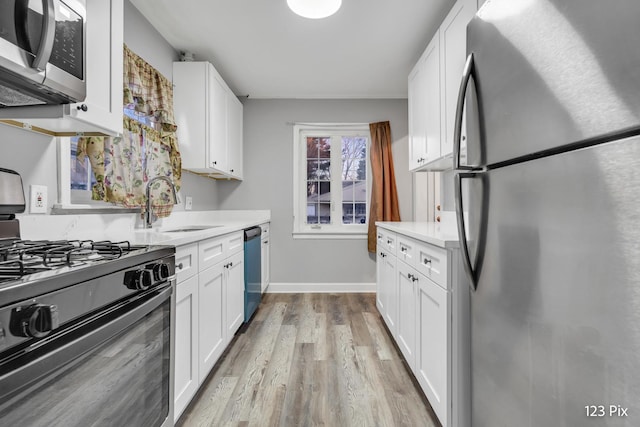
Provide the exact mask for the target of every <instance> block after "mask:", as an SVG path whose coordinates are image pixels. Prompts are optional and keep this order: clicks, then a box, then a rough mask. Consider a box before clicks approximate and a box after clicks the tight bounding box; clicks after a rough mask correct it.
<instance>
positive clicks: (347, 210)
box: [293, 124, 371, 238]
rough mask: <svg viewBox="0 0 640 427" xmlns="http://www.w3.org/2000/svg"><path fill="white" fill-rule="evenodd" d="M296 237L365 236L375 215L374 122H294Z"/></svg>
mask: <svg viewBox="0 0 640 427" xmlns="http://www.w3.org/2000/svg"><path fill="white" fill-rule="evenodd" d="M293 139H294V147H293V152H294V165H293V170H294V177H293V182H294V185H293V187H294V190H293V191H294V196H293V199H294V230H293V234H294V237H296V238H336V237H339V238H365V237H366V233H367V220H368V215H369V194H370V192H371V184H370V178H369V175H370V172H369V169H370V163H369V145H370V140H371V137H370V135H369V125H367V124H364V125H348V124H344V125H343V124H317V125H313V124H310V125H296V126H294V138H293Z"/></svg>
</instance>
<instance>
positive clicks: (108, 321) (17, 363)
mask: <svg viewBox="0 0 640 427" xmlns="http://www.w3.org/2000/svg"><path fill="white" fill-rule="evenodd" d="M172 292H173V289H172V287H171V286H168V287H165V288H162V289H158V288H154V289H153V290H150V291H149V292H147V293H145V294H146V295H145V297H144V298H140V299H138V300H134V302H131V300H129V301H126V302H123V303H122V304H120V305H118V306H116V307H113V308H112V309H110V310H108V311H106V312H102V313H98V314H96V315H95V316H93V317H92V318H89V319H87V320H85V321H84V322H82V323H80V324H78V325H75V326H74V327H71V328H69V329H67V330H64V331H62V332H61V333H60V334H55V335H51V336H49V337H47V338H45V339H43V340H42V341H41V342H40V343H42V345H40V346H39V347H38V348H37V349H34V350H33V351H27V352H24V354H22V355H21V356H19V357H18V358H17V359H15V360H11V361H9V362H6V363H3V364H2V365H0V402H6V401H8V400H9V399H11V398H12V397H14V396H16V395H19V394H20V393H22V392H23V391H24V390H26V389H28V388H29V387H31V386H32V385H33V384H34V383H35V382H37V381H38V380H41V379H43V378H44V377H46V376H47V375H48V374H50V373H52V372H54V371H56V370H58V369H60V368H62V367H63V366H65V365H68V364H70V366H73V361H74V360H77V359H78V358H80V357H81V356H82V355H84V354H86V353H88V352H90V351H91V350H93V349H94V348H96V347H98V346H99V345H100V344H102V343H104V342H106V341H107V340H109V339H110V338H112V337H114V336H116V335H117V334H118V333H120V332H122V331H124V330H125V329H126V328H127V327H129V326H131V325H133V324H135V323H137V322H138V321H139V320H141V319H142V318H144V317H145V316H146V315H147V314H149V313H151V312H152V311H154V310H155V309H157V308H158V307H160V305H162V304H163V303H164V302H165V301H166V300H167V299H169V298H171V293H172ZM132 303H134V304H136V305H135V307H131V306H130V305H131V304H132ZM96 323H98V326H97V327H96ZM87 329H89V331H87ZM23 358H28V360H27V361H26V363H24V362H23V361H22V360H21V359H23ZM3 365H5V366H3Z"/></svg>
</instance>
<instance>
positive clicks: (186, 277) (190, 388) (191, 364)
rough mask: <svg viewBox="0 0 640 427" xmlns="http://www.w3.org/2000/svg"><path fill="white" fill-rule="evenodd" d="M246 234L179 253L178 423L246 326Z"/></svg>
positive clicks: (183, 248) (209, 241)
mask: <svg viewBox="0 0 640 427" xmlns="http://www.w3.org/2000/svg"><path fill="white" fill-rule="evenodd" d="M242 236H243V235H242V231H238V232H235V233H230V234H227V235H224V236H220V237H214V238H211V239H206V240H203V241H201V242H198V243H193V244H189V245H185V246H180V247H178V248H177V249H176V275H177V278H178V283H177V285H176V337H175V342H176V346H175V374H174V420H177V419H178V418H179V417H180V415H182V412H184V409H185V408H186V407H187V405H188V404H189V402H191V399H192V398H193V396H195V394H196V393H197V391H198V388H199V387H200V385H201V384H202V382H203V381H204V380H205V378H207V376H208V375H209V372H211V369H212V368H213V366H214V365H215V364H216V362H217V361H218V359H219V358H220V355H221V354H222V353H223V352H224V350H225V348H226V347H227V345H228V344H229V343H230V342H231V340H232V339H233V336H234V334H235V333H236V332H237V331H238V329H239V328H240V326H241V325H242V322H243V321H244V251H243V246H242V244H241V243H242V239H243V237H242Z"/></svg>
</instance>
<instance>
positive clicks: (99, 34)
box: [70, 0, 124, 134]
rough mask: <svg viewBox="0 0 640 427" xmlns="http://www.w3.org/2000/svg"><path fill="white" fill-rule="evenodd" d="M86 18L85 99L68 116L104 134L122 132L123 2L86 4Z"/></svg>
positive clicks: (119, 0) (90, 2)
mask: <svg viewBox="0 0 640 427" xmlns="http://www.w3.org/2000/svg"><path fill="white" fill-rule="evenodd" d="M87 16H88V17H90V18H89V19H88V20H87V48H86V55H87V57H86V61H85V64H86V67H87V80H86V82H87V96H86V98H85V100H84V102H79V103H77V104H73V105H71V106H70V115H71V116H72V117H75V118H76V119H77V120H80V121H82V122H85V123H88V124H92V125H96V126H97V127H99V128H102V129H104V130H105V131H106V132H107V133H112V134H116V133H122V115H123V109H122V79H123V77H122V70H123V62H124V61H123V51H122V46H123V42H124V6H123V0H110V1H88V2H87ZM82 104H84V105H86V111H84V109H83V108H80V106H81V105H82Z"/></svg>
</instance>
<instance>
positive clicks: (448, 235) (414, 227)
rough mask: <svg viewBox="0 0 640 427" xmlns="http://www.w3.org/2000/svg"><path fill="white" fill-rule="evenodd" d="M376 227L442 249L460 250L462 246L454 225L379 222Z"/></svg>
mask: <svg viewBox="0 0 640 427" xmlns="http://www.w3.org/2000/svg"><path fill="white" fill-rule="evenodd" d="M376 225H377V226H378V227H381V228H384V229H386V230H389V231H393V232H394V233H398V234H403V235H405V236H409V237H412V238H414V239H416V240H420V241H422V242H426V243H429V244H432V245H435V246H439V247H441V248H447V249H448V248H458V247H459V246H460V244H459V239H458V229H457V228H456V225H455V224H452V223H439V222H406V221H401V222H387V221H378V222H376Z"/></svg>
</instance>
